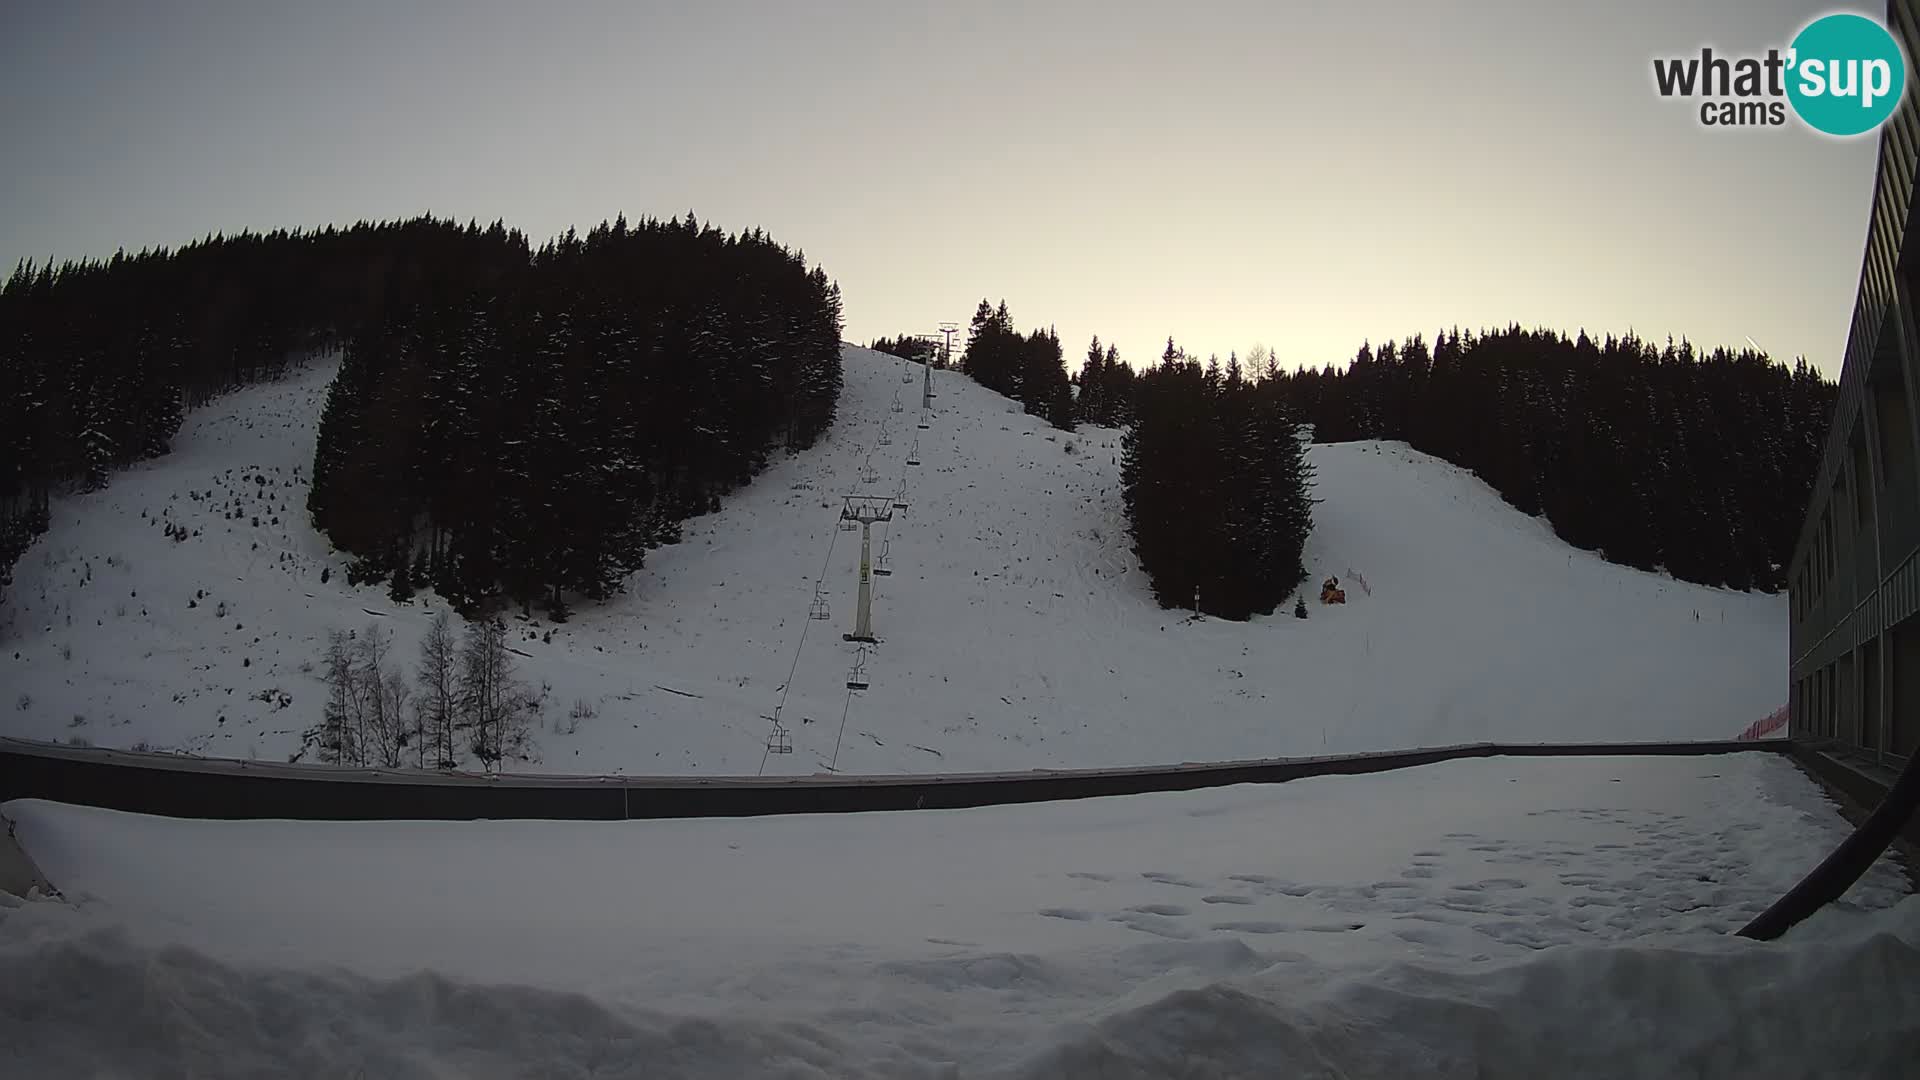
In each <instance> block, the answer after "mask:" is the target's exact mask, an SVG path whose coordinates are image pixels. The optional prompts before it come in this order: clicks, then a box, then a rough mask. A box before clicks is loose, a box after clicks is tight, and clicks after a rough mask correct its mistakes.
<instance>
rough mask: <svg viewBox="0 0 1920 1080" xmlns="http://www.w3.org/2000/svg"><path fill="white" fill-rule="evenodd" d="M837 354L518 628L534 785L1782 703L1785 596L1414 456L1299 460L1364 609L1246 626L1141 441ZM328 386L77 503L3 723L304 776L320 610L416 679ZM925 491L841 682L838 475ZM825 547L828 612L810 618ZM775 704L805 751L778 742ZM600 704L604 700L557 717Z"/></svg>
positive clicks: (1315, 546) (1228, 750) (1337, 570)
mask: <svg viewBox="0 0 1920 1080" xmlns="http://www.w3.org/2000/svg"><path fill="white" fill-rule="evenodd" d="M845 357H846V390H845V393H844V396H843V398H842V401H841V405H840V411H839V419H838V420H837V421H836V423H835V425H834V428H833V430H832V431H831V433H830V435H829V436H828V437H827V438H826V439H825V440H823V441H822V443H821V444H820V445H819V446H817V447H815V448H813V449H812V450H810V451H808V452H806V453H803V454H799V455H796V456H793V457H791V458H786V459H782V460H779V461H778V462H776V463H775V464H774V466H773V467H772V468H770V469H769V470H768V471H767V472H766V473H765V474H763V475H762V476H761V477H760V478H759V479H757V480H756V481H755V482H754V483H753V484H752V485H750V486H749V487H748V488H747V489H745V490H743V491H741V492H738V493H736V494H735V495H733V496H731V497H730V498H728V499H727V500H726V505H725V507H724V508H723V509H722V510H721V511H720V512H719V513H716V514H711V515H707V516H705V517H701V518H698V519H695V520H693V521H690V522H688V523H687V526H686V530H685V539H684V541H683V542H682V543H680V544H678V545H676V546H673V547H670V548H666V549H663V550H660V551H657V552H654V553H653V554H652V555H651V556H650V557H649V562H648V566H647V567H646V569H644V570H642V571H641V572H640V573H638V574H636V575H635V577H634V579H633V580H632V581H631V582H630V587H629V589H628V591H627V593H626V595H625V596H623V597H621V598H619V599H618V600H616V601H615V602H613V603H611V604H609V605H606V606H604V607H600V608H585V609H583V610H580V611H579V612H577V613H576V615H575V618H574V619H573V621H571V622H570V623H568V624H566V625H563V626H558V627H555V626H551V625H550V624H548V623H546V622H545V621H544V620H538V619H536V620H535V621H534V622H532V623H529V624H520V623H516V627H517V629H516V632H515V636H514V640H513V645H514V647H515V648H516V649H518V650H520V651H521V653H522V654H523V655H522V656H520V657H517V658H516V660H517V662H518V664H519V666H520V670H521V673H522V675H523V676H524V677H525V678H527V679H528V680H529V681H530V682H532V683H534V684H535V685H536V686H538V685H541V684H545V685H546V686H547V687H549V688H550V690H549V694H548V700H547V705H546V710H545V718H546V726H545V727H544V728H543V730H542V731H541V732H540V734H539V752H540V757H541V761H540V762H538V763H536V764H532V765H521V766H519V767H520V768H523V769H536V770H545V771H556V772H625V773H629V774H645V773H672V774H686V773H743V772H744V773H753V772H756V771H758V770H760V769H761V768H762V767H763V763H764V768H765V770H766V771H767V772H768V773H811V772H817V771H821V770H823V769H825V768H827V767H828V766H829V765H834V766H836V767H837V769H838V771H840V772H843V773H876V772H934V771H965V770H979V769H1025V768H1045V767H1060V766H1099V765H1137V764H1149V763H1164V762H1179V761H1199V760H1212V759H1223V758H1245V757H1263V756H1273V755H1293V754H1315V753H1322V752H1341V751H1353V750H1370V749H1387V748H1400V747H1410V746H1419V745H1435V744H1442V743H1455V742H1463V741H1473V740H1482V739H1500V740H1523V741H1560V740H1572V739H1581V740H1605V739H1620V740H1636V739H1664V738H1677V739H1692V738H1701V739H1709V738H1726V737H1730V736H1732V735H1734V734H1736V733H1737V732H1739V731H1740V730H1741V729H1743V728H1745V727H1746V726H1747V725H1748V724H1749V723H1751V722H1752V721H1754V720H1755V719H1757V718H1759V717H1762V716H1764V715H1766V714H1767V713H1768V712H1769V711H1771V710H1772V709H1774V708H1775V707H1777V706H1778V705H1779V703H1780V700H1781V698H1782V696H1783V694H1784V674H1783V673H1784V671H1785V659H1786V657H1785V651H1786V641H1787V620H1786V617H1787V611H1786V604H1785V600H1784V598H1782V597H1774V596H1761V595H1748V594H1741V593H1732V592H1728V591H1725V590H1718V589H1708V588H1702V587H1698V586H1693V585H1687V584H1684V583H1678V582H1675V581H1673V580H1672V579H1670V578H1666V577H1664V576H1660V575H1654V574H1646V573H1640V572H1636V571H1633V570H1629V569H1626V568H1623V567H1618V566H1613V565H1610V564H1608V563H1605V562H1603V561H1601V560H1600V559H1599V558H1597V557H1595V556H1593V555H1590V554H1588V553H1585V552H1579V551H1575V550H1573V549H1571V548H1569V547H1567V546H1566V545H1565V544H1563V543H1561V542H1560V541H1559V540H1557V539H1556V538H1555V537H1554V536H1553V535H1552V533H1551V530H1550V529H1549V528H1548V527H1547V526H1546V524H1545V523H1544V522H1542V521H1539V520H1536V519H1531V518H1527V517H1524V516H1522V515H1520V514H1518V513H1517V512H1515V511H1514V510H1513V509H1512V508H1510V507H1508V506H1506V505H1505V504H1504V503H1503V502H1501V500H1500V499H1499V497H1498V496H1497V495H1495V494H1494V493H1493V492H1492V491H1491V490H1490V489H1488V488H1487V487H1486V486H1485V485H1484V484H1482V483H1481V482H1479V481H1478V480H1476V479H1475V478H1473V477H1472V476H1471V475H1468V474H1466V473H1464V472H1463V471H1461V470H1459V469H1457V468H1454V467H1453V466H1450V465H1448V464H1446V463H1444V462H1441V461H1438V460H1436V459H1433V458H1430V457H1428V456H1426V455H1423V454H1419V453H1416V452H1414V451H1412V450H1410V449H1408V448H1407V447H1406V446H1404V445H1402V444H1396V443H1355V444H1340V445H1331V446H1316V447H1314V448H1313V451H1312V454H1311V458H1312V461H1313V464H1314V466H1315V468H1316V469H1317V471H1318V488H1317V492H1316V494H1317V496H1318V497H1319V498H1320V499H1322V500H1323V501H1322V502H1321V503H1320V505H1319V506H1318V507H1317V510H1316V526H1315V531H1314V535H1313V538H1312V540H1311V542H1310V544H1309V547H1308V566H1309V570H1310V572H1311V574H1312V578H1311V580H1310V582H1309V584H1308V588H1309V590H1310V592H1313V591H1317V584H1318V582H1319V581H1320V580H1321V579H1322V578H1324V577H1325V576H1327V575H1328V574H1337V575H1339V576H1340V577H1341V578H1342V582H1343V584H1344V585H1345V586H1346V587H1347V592H1348V597H1349V600H1350V602H1349V603H1348V604H1347V605H1346V606H1344V607H1323V606H1321V605H1319V604H1317V603H1312V602H1311V600H1312V597H1311V595H1310V597H1309V599H1310V604H1309V606H1310V607H1311V608H1312V617H1311V618H1309V619H1307V620H1305V621H1300V620H1296V619H1294V618H1293V617H1292V616H1291V614H1289V613H1287V612H1285V611H1282V612H1280V613H1278V614H1276V615H1275V616H1274V617H1272V618H1266V619H1257V620H1255V621H1254V622H1252V623H1250V624H1235V623H1227V622H1221V621H1218V620H1212V619H1202V620H1199V621H1197V622H1196V621H1191V620H1190V619H1189V618H1188V617H1187V616H1186V615H1185V613H1182V612H1177V611H1176V612H1168V611H1162V610H1160V609H1159V608H1158V607H1157V606H1156V605H1155V604H1154V603H1153V601H1152V599H1151V597H1150V595H1149V593H1148V590H1147V587H1146V581H1145V579H1144V576H1143V575H1142V574H1141V572H1140V571H1139V569H1138V567H1137V565H1136V563H1135V560H1134V558H1133V556H1132V554H1131V553H1130V552H1129V551H1128V544H1127V539H1126V535H1125V529H1124V519H1123V515H1122V511H1121V500H1120V488H1119V466H1118V457H1119V453H1120V449H1119V443H1120V437H1119V433H1118V432H1116V431H1112V430H1104V429H1083V430H1082V431H1081V432H1079V433H1076V434H1074V435H1067V434H1065V433H1060V432H1056V431H1054V430H1052V429H1051V428H1049V427H1047V426H1046V425H1045V424H1043V423H1042V422H1040V421H1039V420H1038V419H1036V418H1033V417H1028V416H1025V415H1023V414H1021V413H1020V412H1019V410H1018V408H1017V407H1016V406H1014V405H1012V404H1011V403H1009V402H1008V401H1006V400H1005V399H1003V398H1000V397H999V396H997V395H995V394H992V393H990V392H988V391H986V390H984V389H982V388H980V387H978V386H977V385H975V384H973V383H972V382H971V381H969V380H967V379H965V378H964V377H963V376H961V375H959V374H957V373H952V372H935V373H934V376H933V378H934V385H935V392H936V394H937V396H936V398H935V400H934V403H933V404H934V410H933V415H932V416H931V417H930V418H929V423H930V427H929V428H928V429H927V430H924V431H923V430H919V429H918V428H917V427H916V426H915V420H916V419H917V417H918V406H919V397H920V387H921V371H920V369H919V368H917V367H916V368H910V369H909V368H907V367H906V366H904V365H903V364H902V363H901V362H900V361H898V360H896V359H894V358H892V357H889V356H884V355H882V354H878V353H873V352H869V351H867V350H863V349H859V348H853V347H848V348H847V349H846V350H845ZM330 377H331V369H330V368H329V367H327V366H326V365H317V366H315V367H313V368H311V369H309V370H308V371H306V372H304V373H301V374H299V375H298V376H296V377H294V378H292V379H290V380H288V381H286V382H282V383H279V384H274V385H269V386H260V387H254V388H251V389H248V390H245V391H242V392H240V393H236V394H234V395H232V396H230V397H227V398H225V399H222V400H221V401H219V402H217V403H215V404H214V405H212V406H210V407H209V408H206V409H203V410H201V411H198V412H196V413H194V414H193V415H192V416H190V417H189V419H188V422H187V424H186V427H185V428H184V429H183V431H182V432H181V435H180V437H179V439H178V440H177V441H176V444H175V446H176V449H175V451H174V453H173V454H171V455H170V456H168V457H166V458H164V459H162V460H159V461H156V462H151V463H148V464H146V465H143V466H141V467H139V468H136V469H133V470H131V471H129V472H126V473H123V474H121V475H120V476H117V477H116V478H115V479H114V480H113V482H112V483H111V484H110V485H109V487H108V488H107V489H106V490H104V491H101V492H97V493H94V494H89V495H79V496H73V497H68V498H62V499H60V500H58V501H57V502H56V504H55V506H54V510H53V523H52V527H51V529H50V530H49V532H48V533H47V535H46V536H44V537H43V538H42V539H41V541H40V542H39V543H38V544H37V545H36V546H35V547H34V548H33V549H32V550H30V551H29V552H28V553H27V555H26V556H25V557H24V558H23V559H22V560H21V563H20V565H19V567H18V568H17V572H16V583H15V586H14V588H13V590H12V592H11V594H10V597H9V599H8V601H7V603H6V605H5V607H4V609H0V620H4V622H3V623H0V649H3V650H4V651H0V661H4V662H5V663H6V664H8V665H10V667H9V678H8V680H7V687H8V689H9V690H10V691H12V692H11V693H8V694H7V695H6V697H5V699H4V700H0V716H4V717H5V718H6V721H5V723H4V724H3V725H0V731H4V732H5V733H6V734H10V735H19V736H25V737H30V738H42V739H52V738H57V739H67V738H74V737H79V738H85V739H88V740H91V741H92V742H94V743H95V744H97V745H105V746H121V747H125V746H134V745H137V744H142V743H145V744H150V745H152V746H154V747H156V748H170V749H181V750H186V751H189V752H194V753H202V754H209V755H219V756H224V757H248V756H258V757H262V758H274V759H281V760H284V759H285V758H286V757H287V756H288V755H289V754H291V753H293V752H294V751H295V750H296V749H297V748H298V746H299V735H300V732H301V731H303V730H305V729H306V728H308V727H309V726H311V725H312V724H314V723H315V722H316V721H317V720H318V718H319V709H320V702H321V700H322V687H321V683H320V681H319V679H318V678H317V674H316V671H317V662H318V659H319V654H320V650H321V647H322V643H323V641H324V638H325V635H326V633H327V631H328V630H329V629H330V628H333V627H351V626H360V625H364V624H366V623H368V622H371V621H375V620H378V621H380V622H381V623H382V624H383V625H386V626H388V627H390V628H391V629H393V631H394V632H395V635H396V639H397V646H398V647H397V649H396V653H395V655H396V656H401V657H405V658H407V659H408V662H409V663H410V662H411V657H412V656H413V655H414V649H415V645H416V643H417V641H418V638H419V636H420V634H421V632H422V630H423V629H424V627H425V625H426V623H427V622H428V620H429V619H430V618H431V614H432V612H433V611H434V610H436V609H437V608H438V607H439V606H440V605H439V604H438V602H437V600H436V599H435V598H434V597H432V596H431V595H430V594H422V595H421V596H420V597H418V598H416V600H415V601H414V602H413V603H411V604H405V605H395V604H393V603H392V602H390V601H389V600H388V599H387V597H386V594H385V591H384V588H381V587H362V588H349V587H348V586H347V585H346V583H345V580H344V574H343V569H344V566H345V564H346V562H347V560H346V559H345V558H344V557H343V556H341V555H339V554H337V553H330V552H329V551H328V546H327V544H326V541H325V539H324V537H321V536H319V535H318V534H316V533H315V532H314V531H313V530H312V529H311V527H310V526H308V525H307V524H306V520H305V514H304V505H305V499H306V485H305V478H306V476H307V474H308V473H309V472H310V470H311V467H312V466H311V463H312V449H313V438H314V431H315V427H316V425H317V423H318V417H319V412H320V406H321V403H322V401H323V400H324V396H325V391H326V386H327V382H328V380H329V378H330ZM896 396H897V397H898V399H899V401H900V402H901V404H902V411H901V412H899V413H894V412H892V411H891V407H892V404H893V402H894V400H895V398H896ZM883 428H884V429H885V430H886V432H887V434H888V436H889V444H888V445H884V446H883V445H880V443H879V437H880V435H881V434H882V431H883ZM916 438H917V440H918V445H919V459H920V461H921V462H922V464H921V465H920V466H918V467H912V466H909V465H907V464H906V461H907V458H908V456H909V454H910V453H911V451H912V449H913V447H914V445H915V441H916ZM869 464H870V465H871V467H872V469H873V470H874V471H875V472H876V473H877V474H878V479H877V480H875V481H873V482H871V483H863V482H862V475H861V474H862V472H863V469H864V468H865V467H867V466H868V465H869ZM903 481H904V483H905V490H906V498H907V502H908V503H909V505H908V508H907V509H905V510H903V511H898V512H896V515H895V518H894V520H893V521H892V522H890V523H888V524H885V525H881V526H876V527H875V548H876V553H877V552H878V550H879V549H880V548H881V547H882V546H883V538H884V546H885V550H886V553H887V560H888V563H889V565H890V567H891V568H892V569H893V571H894V572H893V573H892V574H891V575H890V576H885V577H879V578H876V580H875V599H874V604H873V623H874V630H875V632H876V633H877V634H878V635H879V637H880V638H881V642H880V644H879V645H878V646H877V647H876V648H875V649H874V650H873V654H872V655H871V656H870V658H869V659H868V661H867V664H866V668H865V671H866V674H867V676H868V678H869V679H870V681H871V687H870V689H868V690H865V691H863V692H860V693H857V694H851V695H850V694H849V692H848V690H847V688H846V682H847V680H848V674H849V669H850V667H851V666H852V664H853V663H854V661H855V658H856V648H857V646H855V645H853V644H852V643H849V642H846V641H843V640H841V635H842V634H844V633H845V632H847V631H848V630H851V629H852V626H853V616H854V596H855V588H856V577H857V572H858V560H859V534H858V533H857V532H855V533H845V532H841V531H839V530H838V529H837V527H836V526H837V522H836V519H837V516H838V514H839V511H840V508H841V505H842V496H844V495H847V494H852V493H858V492H867V493H873V494H884V495H889V496H890V495H893V494H895V493H896V492H897V491H898V490H899V488H900V485H901V484H902V482H903ZM235 510H238V514H237V516H235V515H234V511H235ZM276 517H277V519H278V521H277V522H276V521H275V518H276ZM256 522H257V523H256ZM169 524H171V525H173V526H175V527H182V526H184V527H185V528H186V529H188V530H189V531H190V533H191V535H189V537H188V538H187V539H186V540H184V541H178V542H176V541H175V540H172V539H169V538H168V536H167V535H166V528H167V526H168V525H169ZM328 566H330V567H332V569H333V572H332V574H331V575H330V580H329V581H328V582H327V583H325V584H322V583H321V582H320V580H319V577H320V573H321V570H322V568H323V567H328ZM823 566H824V567H825V568H826V571H825V575H824V592H825V595H826V597H827V599H828V601H829V604H830V607H831V618H830V619H828V620H824V621H815V620H810V619H809V618H808V617H807V616H808V611H809V607H810V606H811V601H812V599H813V596H814V584H815V581H816V579H817V578H818V577H819V576H820V575H821V572H822V567H823ZM1349 570H1352V571H1357V572H1358V574H1359V576H1360V577H1363V578H1364V579H1365V582H1366V587H1365V588H1362V587H1361V586H1360V583H1359V581H1358V580H1356V579H1355V577H1354V576H1353V575H1352V574H1350V573H1349ZM203 591H204V597H203V596H202V595H201V593H202V592H203ZM548 630H551V631H552V641H551V642H550V643H549V642H546V641H545V640H543V639H542V637H541V635H544V634H545V633H546V632H547V631H548ZM803 632H804V641H802V634H803ZM16 654H17V655H16ZM790 671H791V672H792V679H791V687H790V688H787V684H788V683H789V677H788V676H789V672H790ZM783 688H787V689H786V696H785V702H784V707H783V708H782V710H781V716H782V718H783V720H784V722H785V724H786V726H787V727H788V728H789V729H791V731H792V739H793V746H794V750H795V752H794V753H792V754H791V755H773V756H769V755H767V754H766V752H765V751H766V736H767V732H768V730H769V723H768V721H767V719H766V717H767V716H768V715H770V714H771V713H772V712H773V710H774V708H775V706H776V705H777V704H779V703H781V701H782V690H783ZM575 702H585V703H587V705H588V706H589V707H590V708H591V709H592V711H593V713H594V715H593V716H591V717H589V718H587V719H585V720H583V721H581V722H580V723H579V724H578V725H577V730H573V731H570V732H569V731H567V730H566V728H568V727H571V726H572V725H570V724H568V723H566V721H565V716H566V714H567V713H568V712H569V711H570V710H571V708H572V706H573V705H574V703H575ZM843 715H844V717H845V721H844V730H843V728H842V718H843Z"/></svg>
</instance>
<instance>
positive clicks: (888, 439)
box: [880, 429, 893, 446]
mask: <svg viewBox="0 0 1920 1080" xmlns="http://www.w3.org/2000/svg"><path fill="white" fill-rule="evenodd" d="M880 445H881V446H892V445H893V436H892V435H889V434H888V433H887V432H886V430H885V429H882V430H881V432H880Z"/></svg>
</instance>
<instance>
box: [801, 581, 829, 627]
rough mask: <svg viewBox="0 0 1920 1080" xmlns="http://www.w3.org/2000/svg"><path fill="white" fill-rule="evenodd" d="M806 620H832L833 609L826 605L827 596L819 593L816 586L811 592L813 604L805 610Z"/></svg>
mask: <svg viewBox="0 0 1920 1080" xmlns="http://www.w3.org/2000/svg"><path fill="white" fill-rule="evenodd" d="M807 618H809V619H823V620H824V619H831V618H833V607H832V605H830V604H828V603H827V594H826V593H824V592H821V591H820V589H819V587H818V586H815V588H814V590H813V604H812V606H810V607H809V608H807Z"/></svg>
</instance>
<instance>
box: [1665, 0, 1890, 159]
mask: <svg viewBox="0 0 1920 1080" xmlns="http://www.w3.org/2000/svg"><path fill="white" fill-rule="evenodd" d="M1653 83H1654V87H1655V89H1657V90H1659V92H1660V96H1661V97H1666V98H1683V99H1688V100H1698V101H1699V103H1700V104H1699V110H1700V112H1699V116H1700V123H1701V124H1702V125H1703V126H1705V127H1782V126H1784V125H1785V124H1786V123H1787V117H1788V115H1789V109H1791V114H1792V115H1794V116H1798V117H1799V118H1800V121H1801V123H1804V124H1806V125H1807V126H1808V127H1810V128H1812V129H1814V130H1815V131H1818V132H1822V133H1823V134H1827V135H1838V136H1843V137H1844V136H1851V135H1864V134H1866V133H1867V132H1870V131H1874V130H1876V129H1878V128H1879V127H1880V125H1881V124H1884V123H1886V120H1887V117H1889V116H1892V115H1893V110H1894V109H1895V108H1896V107H1898V106H1899V104H1900V98H1901V96H1902V95H1903V94H1904V93H1906V89H1907V60H1906V57H1905V55H1903V54H1902V53H1901V51H1900V43H1899V42H1897V41H1895V40H1894V38H1893V35H1892V34H1890V33H1888V32H1887V28H1886V27H1885V26H1882V25H1881V24H1880V23H1879V22H1876V21H1875V20H1873V19H1870V18H1868V17H1866V16H1865V15H1855V14H1851V13H1842V14H1836V15H1824V16H1822V17H1820V18H1818V19H1815V20H1813V21H1812V22H1810V23H1808V24H1807V25H1806V26H1805V27H1803V28H1801V30H1800V32H1799V33H1798V34H1795V35H1794V37H1793V41H1792V42H1791V43H1790V44H1788V46H1787V47H1786V48H1785V49H1768V50H1767V52H1766V55H1764V56H1722V55H1719V54H1717V53H1715V52H1714V51H1713V49H1711V48H1703V49H1701V50H1700V55H1698V56H1681V57H1661V58H1657V59H1655V60H1654V62H1653Z"/></svg>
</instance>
